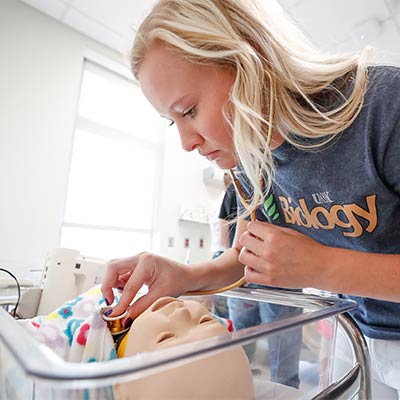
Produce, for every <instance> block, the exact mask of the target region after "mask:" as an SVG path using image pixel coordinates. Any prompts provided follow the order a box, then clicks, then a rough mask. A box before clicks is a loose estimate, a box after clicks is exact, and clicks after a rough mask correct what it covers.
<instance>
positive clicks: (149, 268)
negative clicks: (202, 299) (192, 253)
mask: <svg viewBox="0 0 400 400" xmlns="http://www.w3.org/2000/svg"><path fill="white" fill-rule="evenodd" d="M187 275H188V269H187V268H186V266H185V265H184V264H180V263H178V262H175V261H172V260H169V259H167V258H164V257H161V256H157V255H155V254H151V253H140V254H137V255H135V256H133V257H128V258H121V259H116V260H112V261H110V262H109V263H108V265H107V270H106V274H105V276H104V279H103V283H102V286H101V291H102V293H103V296H104V297H105V298H106V300H107V302H108V303H109V304H111V303H112V302H113V301H114V294H113V291H112V288H118V289H119V290H122V295H121V298H120V300H119V302H118V304H117V305H116V306H115V308H114V309H113V312H112V314H110V315H109V316H111V317H112V316H115V315H120V314H122V313H123V312H124V311H125V310H126V309H128V316H129V317H130V318H131V319H135V318H136V317H137V316H138V315H139V314H141V313H142V312H143V311H144V310H146V309H147V308H148V307H149V306H150V305H151V304H152V303H153V302H154V301H155V300H157V299H158V298H159V297H162V296H173V297H177V296H179V295H181V294H183V293H184V292H186V290H187V288H186V286H185V284H187V285H188V288H189V278H188V277H187ZM143 285H147V286H148V289H149V291H148V293H147V294H145V295H144V296H142V297H140V298H139V299H138V300H137V301H135V303H134V304H133V305H132V306H130V307H129V304H130V303H131V301H132V299H133V298H134V297H135V295H136V294H137V292H138V291H139V289H140V288H141V287H142V286H143Z"/></svg>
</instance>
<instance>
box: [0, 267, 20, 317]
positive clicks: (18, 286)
mask: <svg viewBox="0 0 400 400" xmlns="http://www.w3.org/2000/svg"><path fill="white" fill-rule="evenodd" d="M0 271H2V272H5V273H6V274H8V275H10V276H11V277H12V278H13V279H14V280H15V283H16V284H17V292H18V297H17V302H16V303H15V308H14V318H15V317H16V316H17V309H18V305H19V301H20V299H21V286H20V284H19V282H18V279H17V277H16V276H15V275H14V274H13V273H12V272H10V271H9V270H7V269H5V268H0Z"/></svg>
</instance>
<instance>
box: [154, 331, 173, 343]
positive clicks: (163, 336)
mask: <svg viewBox="0 0 400 400" xmlns="http://www.w3.org/2000/svg"><path fill="white" fill-rule="evenodd" d="M173 337H174V334H173V333H171V332H163V333H161V335H159V336H158V338H157V343H161V342H165V341H166V340H168V339H172V338H173Z"/></svg>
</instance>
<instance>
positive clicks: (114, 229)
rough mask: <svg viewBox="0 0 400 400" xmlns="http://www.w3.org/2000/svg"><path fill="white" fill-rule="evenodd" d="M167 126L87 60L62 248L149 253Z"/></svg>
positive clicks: (137, 95)
mask: <svg viewBox="0 0 400 400" xmlns="http://www.w3.org/2000/svg"><path fill="white" fill-rule="evenodd" d="M163 128H164V124H163V122H162V121H161V118H160V117H159V115H158V114H157V113H156V112H155V111H154V110H153V109H152V107H151V105H150V104H149V103H148V102H147V100H146V99H145V97H144V96H143V95H142V93H141V92H140V90H139V88H137V86H136V85H135V84H134V83H133V82H132V81H130V80H129V79H127V78H125V77H123V76H121V75H118V74H116V73H113V72H111V71H109V70H107V69H104V68H102V67H100V66H98V65H96V64H94V63H91V62H88V61H87V62H85V68H84V73H83V79H82V86H81V94H80V100H79V107H78V112H77V121H76V129H75V138H74V144H73V149H72V158H71V166H70V174H69V182H68V190H67V199H66V205H65V212H64V221H63V225H62V231H61V240H60V245H61V246H62V247H67V248H74V249H77V250H79V251H80V252H81V253H82V254H84V255H88V256H95V257H103V258H107V259H109V258H115V257H124V256H127V255H132V254H135V253H136V252H138V251H143V250H151V249H152V246H153V243H152V242H153V233H154V219H155V209H156V199H157V191H156V188H157V187H158V186H159V184H158V183H159V182H158V176H159V174H158V172H159V171H160V163H161V147H162V146H161V137H162V136H161V133H162V130H163Z"/></svg>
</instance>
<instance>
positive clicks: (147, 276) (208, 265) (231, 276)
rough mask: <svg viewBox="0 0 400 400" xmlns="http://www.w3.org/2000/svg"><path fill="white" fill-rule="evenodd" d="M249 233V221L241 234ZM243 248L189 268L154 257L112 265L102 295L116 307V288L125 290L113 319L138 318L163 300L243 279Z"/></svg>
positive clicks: (141, 255) (139, 258)
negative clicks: (144, 291) (144, 289)
mask: <svg viewBox="0 0 400 400" xmlns="http://www.w3.org/2000/svg"><path fill="white" fill-rule="evenodd" d="M245 229H246V221H243V223H242V228H241V229H237V233H239V234H241V233H242V232H244V230H245ZM239 252H240V245H239V244H238V245H237V247H234V248H230V249H227V250H226V251H225V252H224V253H223V254H222V255H221V256H220V257H218V258H215V259H213V260H209V261H206V262H202V263H198V264H192V265H186V264H182V263H179V262H176V261H173V260H170V259H168V258H165V257H161V256H159V255H156V254H151V253H140V254H137V255H135V256H132V257H128V258H123V259H117V260H112V261H110V262H109V264H108V266H107V270H106V274H105V276H104V279H103V283H102V287H101V290H102V293H103V295H104V297H105V298H106V299H107V301H108V303H110V304H111V303H112V302H113V300H114V295H113V291H112V288H119V289H123V292H122V295H121V298H120V301H119V303H118V305H117V306H115V308H114V310H113V313H112V314H110V316H114V315H119V314H122V313H123V312H124V311H125V310H126V309H128V310H129V316H130V317H131V318H135V317H136V316H137V315H139V314H140V313H141V312H142V311H144V310H146V309H147V307H149V306H150V305H151V304H152V303H153V302H154V301H155V300H157V299H158V298H160V297H162V296H174V297H177V296H180V295H182V294H184V293H186V292H188V291H198V290H210V289H219V288H221V287H224V286H227V285H230V284H232V283H234V282H236V281H237V280H239V279H240V278H241V277H242V276H243V273H244V272H243V265H242V264H241V263H240V262H239V260H238V257H239ZM143 285H147V286H148V289H149V291H148V293H147V294H146V295H144V296H143V297H141V298H140V299H138V300H136V301H135V303H134V304H133V305H132V306H130V307H129V305H130V303H131V301H132V300H133V298H134V297H135V296H136V294H137V292H138V291H139V289H140V288H141V287H142V286H143Z"/></svg>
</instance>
